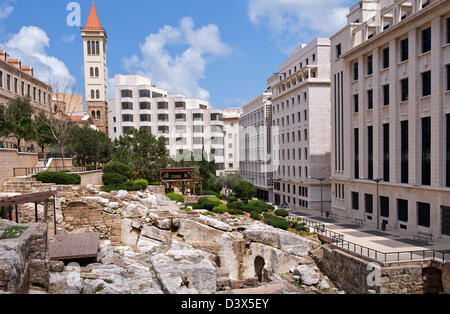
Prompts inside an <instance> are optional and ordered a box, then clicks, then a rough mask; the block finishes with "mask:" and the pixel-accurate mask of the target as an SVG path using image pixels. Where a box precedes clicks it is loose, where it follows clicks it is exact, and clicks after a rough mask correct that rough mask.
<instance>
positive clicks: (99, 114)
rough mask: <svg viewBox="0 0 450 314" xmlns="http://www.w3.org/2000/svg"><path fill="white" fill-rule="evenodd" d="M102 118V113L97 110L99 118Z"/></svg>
mask: <svg viewBox="0 0 450 314" xmlns="http://www.w3.org/2000/svg"><path fill="white" fill-rule="evenodd" d="M101 118H102V115H101V113H100V111H97V120H100V119H101Z"/></svg>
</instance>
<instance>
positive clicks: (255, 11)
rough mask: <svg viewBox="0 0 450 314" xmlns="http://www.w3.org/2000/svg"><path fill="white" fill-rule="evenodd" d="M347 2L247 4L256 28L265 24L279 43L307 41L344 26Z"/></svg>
mask: <svg viewBox="0 0 450 314" xmlns="http://www.w3.org/2000/svg"><path fill="white" fill-rule="evenodd" d="M348 4H349V0H248V15H249V18H250V21H251V22H252V23H253V24H255V25H261V24H265V25H267V27H268V28H269V29H270V31H271V33H272V35H276V36H277V38H278V39H279V41H288V42H289V41H292V40H297V41H298V40H304V41H309V40H311V39H313V38H314V37H317V36H329V35H332V34H333V33H335V32H337V31H338V30H339V29H340V28H341V27H343V26H344V25H345V22H346V15H347V14H348Z"/></svg>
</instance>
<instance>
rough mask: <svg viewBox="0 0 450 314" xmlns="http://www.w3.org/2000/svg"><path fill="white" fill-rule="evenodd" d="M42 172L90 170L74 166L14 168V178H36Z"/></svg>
mask: <svg viewBox="0 0 450 314" xmlns="http://www.w3.org/2000/svg"><path fill="white" fill-rule="evenodd" d="M91 170H92V169H91ZM42 171H69V172H86V171H88V170H87V167H73V166H72V167H63V166H54V167H49V168H44V167H34V168H13V176H14V177H28V176H34V175H37V174H38V173H40V172H42Z"/></svg>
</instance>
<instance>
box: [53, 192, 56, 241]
mask: <svg viewBox="0 0 450 314" xmlns="http://www.w3.org/2000/svg"><path fill="white" fill-rule="evenodd" d="M53 225H54V227H55V235H56V195H53Z"/></svg>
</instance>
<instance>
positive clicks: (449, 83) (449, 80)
mask: <svg viewBox="0 0 450 314" xmlns="http://www.w3.org/2000/svg"><path fill="white" fill-rule="evenodd" d="M0 84H1V83H0ZM447 90H448V91H450V64H447Z"/></svg>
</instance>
